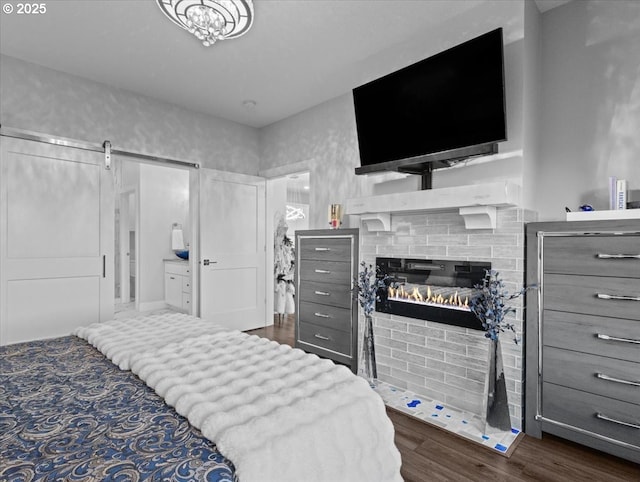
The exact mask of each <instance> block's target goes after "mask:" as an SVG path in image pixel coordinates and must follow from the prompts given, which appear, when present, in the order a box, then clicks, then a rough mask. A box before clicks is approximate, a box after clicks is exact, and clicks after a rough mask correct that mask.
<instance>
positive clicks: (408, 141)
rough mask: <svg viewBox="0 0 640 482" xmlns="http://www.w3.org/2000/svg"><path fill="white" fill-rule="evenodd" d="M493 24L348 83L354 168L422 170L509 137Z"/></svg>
mask: <svg viewBox="0 0 640 482" xmlns="http://www.w3.org/2000/svg"><path fill="white" fill-rule="evenodd" d="M503 59H504V52H503V41H502V29H501V28H498V29H496V30H493V31H491V32H488V33H486V34H483V35H481V36H479V37H476V38H474V39H472V40H469V41H467V42H464V43H462V44H460V45H457V46H455V47H453V48H450V49H448V50H445V51H444V52H440V53H438V54H436V55H434V56H432V57H429V58H427V59H424V60H422V61H420V62H417V63H415V64H413V65H410V66H408V67H405V68H403V69H401V70H398V71H397V72H393V73H391V74H389V75H386V76H384V77H381V78H379V79H376V80H374V81H372V82H369V83H367V84H365V85H362V86H360V87H357V88H355V89H353V102H354V107H355V115H356V126H357V132H358V145H359V148H360V167H359V168H356V174H367V173H370V172H375V171H383V170H391V171H401V172H410V173H414V174H424V173H425V172H427V171H428V172H430V171H431V170H432V169H437V168H439V167H445V166H450V165H452V161H455V160H459V159H464V158H468V157H472V156H475V155H483V154H490V153H495V152H497V143H498V142H501V141H505V140H506V139H507V128H506V114H505V93H504V62H503Z"/></svg>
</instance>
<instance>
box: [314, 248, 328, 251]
mask: <svg viewBox="0 0 640 482" xmlns="http://www.w3.org/2000/svg"><path fill="white" fill-rule="evenodd" d="M316 251H331V248H316Z"/></svg>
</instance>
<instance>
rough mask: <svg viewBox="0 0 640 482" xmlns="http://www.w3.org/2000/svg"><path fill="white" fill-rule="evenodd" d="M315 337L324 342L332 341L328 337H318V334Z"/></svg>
mask: <svg viewBox="0 0 640 482" xmlns="http://www.w3.org/2000/svg"><path fill="white" fill-rule="evenodd" d="M313 336H314V337H316V338H318V339H319V340H324V341H330V340H331V338H329V337H328V336H322V335H318V334H317V333H316V334H315V335H313Z"/></svg>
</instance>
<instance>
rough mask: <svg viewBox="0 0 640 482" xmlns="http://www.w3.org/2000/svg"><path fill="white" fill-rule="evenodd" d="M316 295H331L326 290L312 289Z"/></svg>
mask: <svg viewBox="0 0 640 482" xmlns="http://www.w3.org/2000/svg"><path fill="white" fill-rule="evenodd" d="M314 293H315V294H317V295H318V296H331V293H327V292H326V291H314Z"/></svg>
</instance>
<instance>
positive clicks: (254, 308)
mask: <svg viewBox="0 0 640 482" xmlns="http://www.w3.org/2000/svg"><path fill="white" fill-rule="evenodd" d="M199 266H200V316H201V317H202V318H206V319H210V320H212V321H216V322H218V323H220V324H222V325H224V326H225V327H227V328H230V329H236V330H251V329H255V328H262V327H264V326H266V322H267V319H266V292H265V286H266V278H265V180H264V179H263V178H258V177H254V176H246V175H241V174H232V173H225V172H221V171H214V170H211V169H200V264H199Z"/></svg>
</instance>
